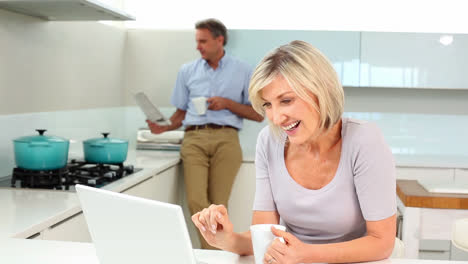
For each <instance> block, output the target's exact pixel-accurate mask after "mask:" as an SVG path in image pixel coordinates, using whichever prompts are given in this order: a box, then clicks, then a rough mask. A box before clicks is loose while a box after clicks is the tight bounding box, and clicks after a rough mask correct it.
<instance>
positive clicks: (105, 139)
mask: <svg viewBox="0 0 468 264" xmlns="http://www.w3.org/2000/svg"><path fill="white" fill-rule="evenodd" d="M101 134H102V135H103V136H104V137H101V138H91V139H87V140H85V141H83V143H86V144H89V143H104V144H122V143H128V140H125V139H118V138H109V137H107V136H109V134H110V133H101Z"/></svg>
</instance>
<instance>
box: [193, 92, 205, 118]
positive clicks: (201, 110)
mask: <svg viewBox="0 0 468 264" xmlns="http://www.w3.org/2000/svg"><path fill="white" fill-rule="evenodd" d="M192 103H193V105H194V106H195V110H196V111H197V114H199V115H204V114H205V113H206V97H204V96H200V97H195V98H192Z"/></svg>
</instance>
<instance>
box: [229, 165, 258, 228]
mask: <svg viewBox="0 0 468 264" xmlns="http://www.w3.org/2000/svg"><path fill="white" fill-rule="evenodd" d="M254 198H255V164H254V163H253V162H244V163H242V165H241V167H240V169H239V172H238V173H237V176H236V179H235V181H234V185H233V186H232V191H231V197H229V204H228V206H229V207H228V209H229V216H230V218H231V221H232V224H233V225H234V231H235V232H244V231H246V230H249V228H250V225H251V224H252V206H253V202H254Z"/></svg>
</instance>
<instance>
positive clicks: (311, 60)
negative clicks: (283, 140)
mask: <svg viewBox="0 0 468 264" xmlns="http://www.w3.org/2000/svg"><path fill="white" fill-rule="evenodd" d="M278 76H282V77H283V78H284V79H285V80H286V82H287V83H288V84H289V86H291V88H292V90H293V91H294V92H295V93H296V94H297V95H298V96H299V97H300V98H301V99H302V100H304V101H306V102H307V103H309V104H310V105H311V106H312V107H314V108H315V110H317V112H318V113H319V116H320V123H319V130H320V131H325V130H328V129H330V128H331V127H332V126H333V125H334V124H336V123H337V122H338V121H339V120H340V119H341V115H342V114H343V109H344V92H343V87H342V86H341V83H340V81H339V79H338V75H337V74H336V71H335V69H334V68H333V66H332V65H331V63H330V61H329V60H328V59H327V58H326V57H325V56H324V55H323V54H322V53H321V52H320V51H319V50H318V49H316V48H314V47H313V46H312V45H310V44H309V43H307V42H304V41H300V40H295V41H292V42H290V43H289V44H286V45H283V46H280V47H278V48H276V49H274V50H273V51H271V52H270V53H269V54H267V55H266V56H265V57H264V58H263V59H262V60H261V61H260V63H259V64H258V65H257V67H256V68H255V71H254V73H253V75H252V78H251V79H250V87H249V99H250V102H251V103H252V106H253V108H254V109H255V111H257V112H258V113H259V114H261V115H262V116H265V110H264V108H263V104H264V103H265V101H264V100H263V99H262V96H261V92H262V89H263V88H264V87H265V86H267V85H268V84H270V83H271V82H272V81H273V80H274V79H275V78H277V77H278ZM314 96H315V97H317V99H318V105H317V104H316V102H315V101H314ZM270 126H271V127H272V129H273V130H276V132H278V130H280V128H279V127H277V126H275V125H273V124H272V123H271V122H270ZM276 134H278V133H276Z"/></svg>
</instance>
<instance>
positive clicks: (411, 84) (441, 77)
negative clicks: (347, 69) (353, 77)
mask: <svg viewBox="0 0 468 264" xmlns="http://www.w3.org/2000/svg"><path fill="white" fill-rule="evenodd" d="M467 46H468V35H462V34H449V35H447V34H435V33H389V32H362V33H361V56H360V62H361V64H360V65H361V67H360V82H359V85H360V86H368V87H401V88H406V87H408V88H438V89H440V88H443V89H468V79H467V78H466V77H465V76H466V74H465V73H466V69H467V68H468V52H467V51H466V47H467Z"/></svg>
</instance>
